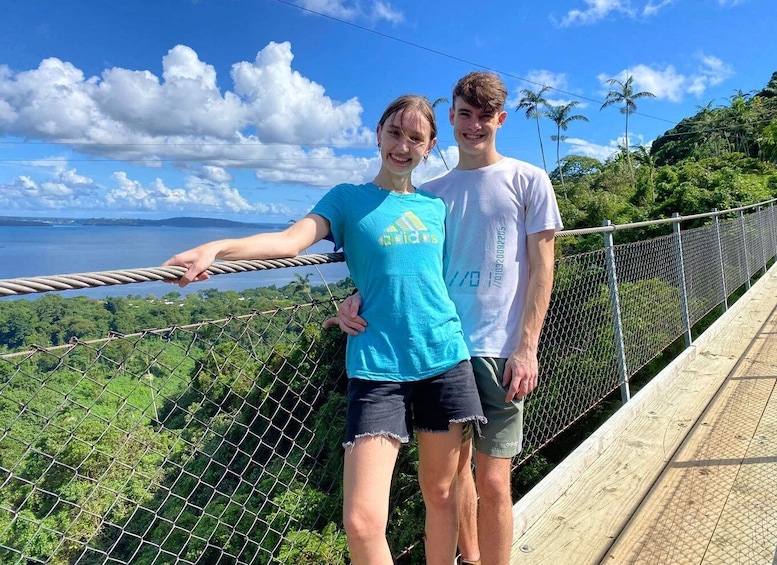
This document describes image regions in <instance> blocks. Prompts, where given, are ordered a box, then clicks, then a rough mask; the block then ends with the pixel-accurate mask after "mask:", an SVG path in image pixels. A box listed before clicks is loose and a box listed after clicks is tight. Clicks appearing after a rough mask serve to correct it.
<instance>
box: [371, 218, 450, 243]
mask: <svg viewBox="0 0 777 565" xmlns="http://www.w3.org/2000/svg"><path fill="white" fill-rule="evenodd" d="M379 241H380V244H381V245H403V244H405V243H437V242H438V241H439V240H438V238H437V236H436V235H434V234H431V233H429V230H428V229H427V227H426V226H425V225H424V224H423V222H422V221H421V220H420V219H419V218H418V216H416V215H415V214H414V213H413V212H405V213H404V214H402V215H401V216H400V217H399V218H398V219H397V220H394V222H393V223H392V224H391V225H390V226H389V227H387V228H386V229H385V230H384V234H383V235H381V236H380V240H379Z"/></svg>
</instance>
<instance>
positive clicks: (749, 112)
mask: <svg viewBox="0 0 777 565" xmlns="http://www.w3.org/2000/svg"><path fill="white" fill-rule="evenodd" d="M728 102H729V103H728V104H724V105H721V106H717V107H712V103H710V104H708V105H707V106H705V107H703V108H700V109H699V112H698V113H697V114H696V115H695V116H692V117H690V118H686V119H684V120H682V121H681V122H680V123H679V124H677V126H675V127H673V128H672V129H670V130H668V131H667V132H665V133H664V134H663V135H662V136H659V137H658V138H657V139H656V140H655V141H653V143H652V145H651V146H650V147H645V146H637V147H631V148H629V150H630V156H631V159H628V158H627V153H626V148H624V147H621V150H620V151H619V152H618V153H616V154H615V155H613V156H612V157H611V158H610V159H609V160H607V161H606V162H604V163H602V162H601V161H598V160H597V159H594V158H592V157H584V156H580V155H568V156H566V157H563V158H562V159H561V163H560V167H557V168H556V169H555V170H553V171H551V173H550V176H551V179H552V180H553V183H554V186H555V188H556V194H557V196H558V201H559V206H560V208H561V216H562V218H563V219H564V227H565V228H566V229H574V228H589V227H597V226H601V225H602V224H603V223H604V221H605V220H610V221H611V222H612V223H613V224H626V223H631V222H641V221H645V220H654V219H658V218H668V217H671V216H672V214H673V213H679V214H680V215H683V216H686V215H692V214H698V213H703V212H710V211H712V210H713V209H718V210H727V209H731V208H736V207H738V206H745V205H748V204H755V203H757V202H763V201H765V200H769V199H770V198H774V197H775V196H777V167H776V166H775V163H777V72H775V73H774V74H773V75H772V78H771V80H770V81H769V83H768V84H767V86H766V87H765V88H764V89H763V90H761V91H759V92H756V93H743V92H741V91H738V92H736V93H735V94H734V95H733V96H731V98H730V99H729V100H728ZM630 162H631V163H632V164H633V167H634V171H633V176H632V171H631V168H630V166H629V163H630ZM562 176H563V182H562ZM685 227H688V226H685ZM666 230H671V227H666V226H664V227H653V228H646V229H645V230H624V231H622V232H616V233H615V237H616V242H620V243H622V242H626V241H635V240H638V239H644V238H645V237H650V236H654V235H657V234H659V233H666ZM561 244H562V246H563V248H562V249H561V252H562V253H564V254H567V255H568V254H571V253H576V252H580V251H585V250H589V249H592V248H599V247H601V236H596V235H594V236H587V237H581V238H576V239H575V240H572V239H571V238H564V239H563V240H561Z"/></svg>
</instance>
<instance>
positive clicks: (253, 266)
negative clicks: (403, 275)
mask: <svg viewBox="0 0 777 565" xmlns="http://www.w3.org/2000/svg"><path fill="white" fill-rule="evenodd" d="M344 260H345V257H344V255H343V254H342V253H313V254H310V255H298V256H297V257H289V258H286V259H267V260H255V261H245V260H244V261H216V262H215V263H213V264H212V265H211V266H210V267H209V268H208V269H207V271H206V272H207V273H208V274H209V275H224V274H229V273H246V272H250V271H266V270H269V269H283V268H286V267H304V266H309V265H323V264H326V263H341V262H343V261H344ZM185 272H186V269H185V268H184V267H145V268H138V269H121V270H116V271H97V272H91V273H70V274H66V275H53V276H40V277H28V278H16V279H5V280H0V296H18V295H22V294H33V293H36V292H49V291H58V290H76V289H85V288H98V287H103V286H113V285H122V284H133V283H141V282H151V281H175V280H177V279H178V278H180V277H181V275H182V274H184V273H185Z"/></svg>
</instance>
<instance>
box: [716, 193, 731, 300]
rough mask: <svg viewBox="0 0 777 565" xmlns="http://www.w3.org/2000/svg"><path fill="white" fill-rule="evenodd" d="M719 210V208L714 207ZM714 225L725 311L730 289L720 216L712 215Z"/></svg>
mask: <svg viewBox="0 0 777 565" xmlns="http://www.w3.org/2000/svg"><path fill="white" fill-rule="evenodd" d="M714 211H715V212H717V211H718V209H717V208H715V209H714ZM712 225H713V226H714V227H715V243H716V244H717V245H716V247H717V249H718V267H719V268H720V288H721V289H722V290H723V302H722V303H721V304H722V305H723V311H724V312H725V311H726V310H728V289H727V288H726V265H725V263H724V261H723V239H722V238H721V237H720V216H718V215H717V214H715V215H714V216H713V217H712Z"/></svg>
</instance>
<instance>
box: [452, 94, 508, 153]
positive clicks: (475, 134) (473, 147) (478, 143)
mask: <svg viewBox="0 0 777 565" xmlns="http://www.w3.org/2000/svg"><path fill="white" fill-rule="evenodd" d="M506 117H507V112H504V111H502V112H495V111H490V110H485V109H481V108H478V107H477V106H471V105H469V104H467V103H466V102H464V100H462V99H461V98H460V97H457V98H456V99H454V101H453V107H452V108H451V110H450V121H451V125H452V126H453V136H454V137H455V138H456V142H457V143H458V144H459V150H460V151H465V152H467V153H483V152H485V151H488V150H490V149H492V148H493V147H494V146H495V145H496V137H495V136H496V130H497V129H499V128H500V127H501V126H502V123H503V122H504V121H505V118H506Z"/></svg>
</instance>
